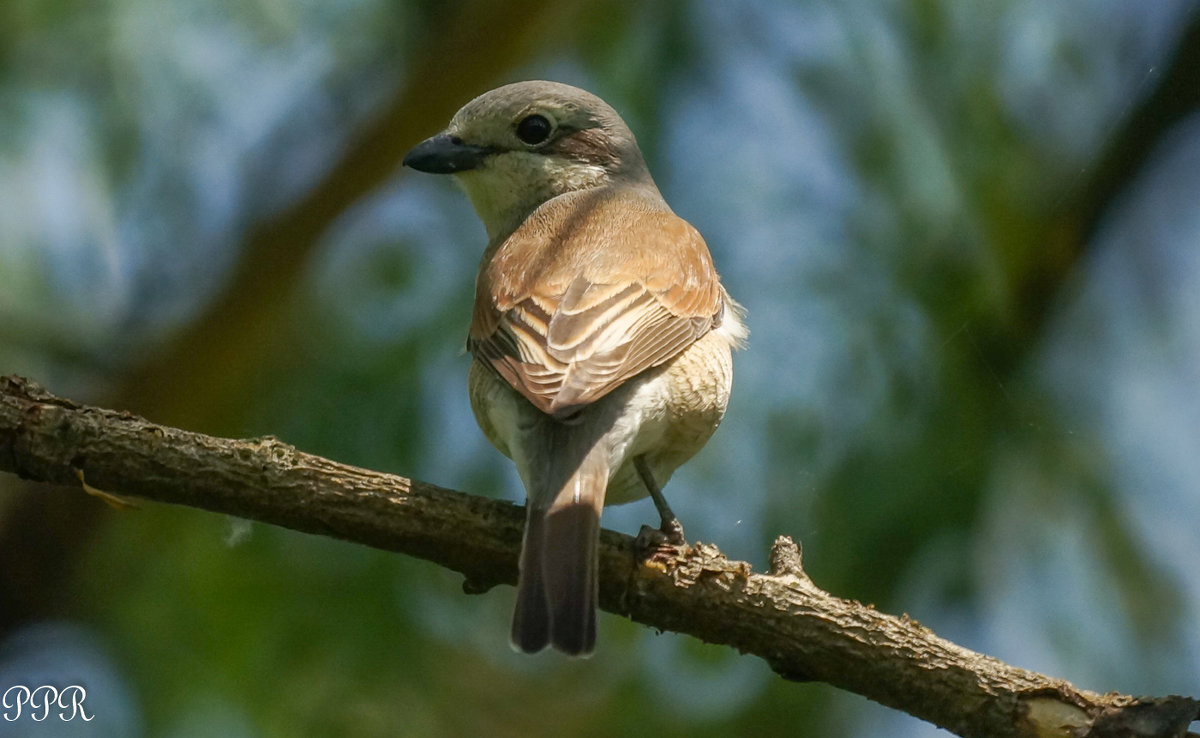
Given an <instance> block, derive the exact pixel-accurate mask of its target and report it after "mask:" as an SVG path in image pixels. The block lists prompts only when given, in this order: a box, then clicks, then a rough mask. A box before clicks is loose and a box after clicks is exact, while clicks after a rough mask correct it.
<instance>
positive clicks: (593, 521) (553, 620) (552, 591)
mask: <svg viewBox="0 0 1200 738" xmlns="http://www.w3.org/2000/svg"><path fill="white" fill-rule="evenodd" d="M601 445H602V444H601ZM572 456H575V458H577V459H580V456H582V458H581V459H580V460H579V461H578V463H577V464H575V467H576V468H574V469H572V470H569V471H568V470H563V471H565V473H555V472H556V471H559V470H558V469H555V468H553V466H554V465H553V464H552V467H551V468H549V469H548V470H547V472H548V473H547V476H546V479H547V480H554V479H555V478H558V479H559V480H560V481H558V482H551V483H550V484H549V485H547V486H543V484H546V483H545V482H542V481H541V480H539V482H538V484H537V487H536V488H535V489H532V490H530V493H531V494H530V498H529V499H528V500H527V502H526V505H527V512H526V516H525V539H524V542H523V544H522V546H521V572H520V578H519V580H518V584H517V605H516V610H515V611H514V612H513V624H512V643H513V646H514V647H515V648H517V649H519V650H521V651H524V652H526V653H535V652H537V651H540V650H542V649H543V648H545V647H546V646H547V645H552V646H554V647H555V648H556V649H558V650H559V651H562V652H563V653H566V654H569V655H572V656H586V655H589V654H590V653H591V652H592V650H593V649H594V648H595V645H596V599H597V597H598V580H597V572H596V567H597V559H596V556H597V554H596V547H597V545H598V543H599V538H600V510H601V508H602V507H603V506H604V491H605V488H606V487H607V486H608V453H607V451H606V450H603V449H600V448H592V449H589V450H588V451H586V452H585V453H583V454H580V455H574V454H570V453H564V454H561V455H560V456H559V457H558V459H559V460H561V462H562V463H563V464H564V465H565V464H568V463H569V462H568V461H567V460H569V459H570V458H571V457H572ZM564 477H565V478H564ZM547 498H548V499H547ZM547 502H548V504H547Z"/></svg>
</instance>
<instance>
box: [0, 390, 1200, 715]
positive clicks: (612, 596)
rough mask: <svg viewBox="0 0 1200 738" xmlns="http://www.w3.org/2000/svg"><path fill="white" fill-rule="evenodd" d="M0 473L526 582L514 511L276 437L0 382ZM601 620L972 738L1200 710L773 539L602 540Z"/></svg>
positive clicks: (476, 587) (490, 580) (518, 514)
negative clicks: (747, 544)
mask: <svg viewBox="0 0 1200 738" xmlns="http://www.w3.org/2000/svg"><path fill="white" fill-rule="evenodd" d="M0 471H6V472H11V473H14V474H17V475H19V476H21V477H23V478H26V479H33V480H38V481H43V482H54V483H59V484H80V483H81V482H82V486H83V487H84V488H85V489H100V490H105V491H107V492H112V493H119V494H122V495H131V496H136V497H141V498H146V499H150V500H157V501H160V502H168V503H173V504H180V505H188V506H191V507H197V508H201V509H204V510H210V511H213V512H220V513H225V514H229V515H237V516H240V517H244V518H250V519H253V520H259V521H262V522H266V523H272V524H275V525H281V526H285V527H288V528H292V529H295V530H300V531H305V532H308V533H319V534H322V535H327V536H333V537H336V538H341V539H344V540H348V541H355V542H358V543H364V544H367V545H370V546H375V547H377V548H382V549H387V550H390V551H397V552H401V553H405V554H408V555H411V556H417V557H420V558H423V559H427V560H429V561H432V562H435V563H437V564H440V565H442V566H445V567H447V568H450V569H453V570H455V571H457V572H460V573H462V574H463V575H464V576H465V578H466V579H465V583H464V589H465V590H466V591H467V592H471V593H478V592H484V591H486V590H488V589H490V588H491V587H492V586H494V585H496V584H505V583H507V584H511V583H513V582H515V581H516V562H517V552H518V548H519V547H520V542H521V526H522V521H523V517H524V516H523V513H522V510H521V508H519V507H517V506H515V505H512V504H510V503H507V502H502V501H497V500H491V499H487V498H483V497H477V496H473V495H468V494H464V493H462V492H455V491H452V490H447V489H442V488H440V487H436V486H434V485H430V484H425V483H423V482H419V481H415V480H411V479H405V478H403V477H398V476H394V475H391V474H383V473H379V472H373V471H368V470H366V469H360V468H355V467H351V466H347V465H344V464H339V463H337V462H334V461H330V460H328V459H323V458H320V457H317V456H313V455H311V454H306V453H303V452H301V451H297V450H296V449H295V448H293V447H291V446H289V445H287V444H285V443H282V442H280V441H278V440H276V439H274V438H270V437H267V438H259V439H252V440H231V439H224V438H216V437H213V436H206V435H202V434H199V433H192V432H189V431H183V430H178V429H175V428H170V427H166V426H160V425H155V424H153V423H150V422H148V421H146V420H143V419H142V418H139V417H137V416H134V415H131V414H129V413H123V412H117V411H113V410H104V409H100V408H95V407H86V406H82V405H78V404H76V403H74V402H71V401H70V400H65V399H62V398H59V397H56V396H54V395H52V394H50V393H49V392H47V391H46V390H44V389H42V388H41V387H39V386H38V385H36V384H34V383H31V382H28V381H26V380H23V379H20V378H18V377H12V376H8V377H0ZM600 547H601V550H600V569H601V572H600V579H601V585H600V589H601V591H600V604H601V607H603V609H605V610H607V611H609V612H612V613H615V614H618V615H622V616H625V617H629V618H631V619H632V620H634V621H637V622H639V623H643V624H645V625H649V626H652V627H655V628H658V629H660V630H671V631H675V632H679V633H687V634H689V635H692V636H695V637H697V638H700V639H701V640H704V641H706V642H709V643H717V644H725V645H729V646H732V647H734V648H736V649H738V650H739V651H741V652H743V653H748V654H754V655H756V656H759V657H761V658H763V659H764V660H766V661H767V663H769V664H770V665H771V668H772V669H774V670H775V671H776V672H777V673H778V674H779V675H780V676H782V677H784V678H786V679H791V680H797V681H809V680H819V681H823V682H827V683H829V684H831V685H833V686H836V687H840V688H842V689H846V690H850V691H853V692H856V693H858V694H861V695H863V696H865V697H868V698H870V699H873V700H875V701H877V702H880V703H882V704H884V705H887V706H889V707H893V708H896V709H899V710H904V711H905V712H907V713H909V714H911V715H914V716H916V717H919V718H922V719H924V720H928V721H930V722H932V723H935V724H937V725H939V726H941V727H943V728H946V729H947V730H949V731H951V732H954V733H956V734H958V735H962V736H987V737H989V738H992V737H996V738H999V737H1004V736H1021V737H1025V736H1028V737H1030V738H1034V737H1037V738H1049V737H1051V736H1062V737H1063V738H1068V737H1070V738H1083V737H1085V736H1086V737H1091V738H1100V737H1105V738H1108V737H1114V738H1115V737H1116V736H1147V737H1149V736H1187V735H1192V734H1190V733H1188V732H1187V731H1188V726H1189V724H1190V723H1191V722H1192V721H1193V720H1196V719H1198V718H1200V700H1197V699H1193V698H1189V697H1175V696H1172V697H1163V698H1137V697H1132V696H1128V695H1122V694H1117V693H1109V694H1106V695H1101V694H1097V693H1094V692H1088V691H1085V690H1081V689H1077V688H1075V687H1074V686H1072V685H1071V684H1069V683H1067V682H1065V681H1062V680H1060V679H1053V678H1051V677H1047V676H1044V675H1041V674H1037V673H1034V672H1030V671H1026V670H1024V669H1019V668H1016V667H1013V666H1010V665H1008V664H1005V663H1003V662H1001V661H999V660H997V659H994V658H991V657H989V656H985V655H983V654H979V653H975V652H973V651H970V650H968V649H965V648H962V647H961V646H957V645H955V644H953V643H950V642H949V641H946V640H944V639H942V638H939V637H937V636H936V635H935V634H934V633H933V632H932V631H930V630H929V629H928V628H925V627H924V626H922V625H921V624H920V623H918V622H917V621H915V620H912V619H911V618H909V617H907V616H901V617H895V616H892V615H887V614H885V613H881V612H878V611H877V610H875V609H873V608H871V607H869V606H864V605H861V604H859V603H857V602H852V601H849V600H844V599H841V598H838V597H835V596H834V595H831V594H829V593H827V592H825V591H823V590H821V589H820V588H819V587H817V586H816V585H815V584H813V582H812V581H811V580H810V579H809V578H808V576H807V575H806V574H805V573H804V570H803V568H802V566H801V559H800V549H799V547H798V546H797V545H796V544H795V543H793V542H792V541H791V539H788V538H785V537H780V538H779V539H778V540H777V541H776V543H775V545H774V547H773V548H772V551H771V567H770V570H769V571H768V572H766V573H755V572H753V571H752V570H751V568H750V566H749V564H746V563H745V562H741V561H730V560H729V559H726V558H725V557H724V556H723V555H722V554H721V552H720V551H719V550H718V549H717V548H716V547H715V546H712V545H709V544H695V545H688V546H685V547H682V548H680V549H678V550H677V551H676V552H675V554H674V556H673V557H672V556H668V557H661V558H660V557H656V558H655V559H654V560H653V561H645V560H642V559H641V558H640V557H639V556H637V555H636V553H635V545H634V541H633V539H632V538H630V537H629V536H625V535H622V534H619V533H614V532H611V531H604V532H603V534H602V536H601V541H600Z"/></svg>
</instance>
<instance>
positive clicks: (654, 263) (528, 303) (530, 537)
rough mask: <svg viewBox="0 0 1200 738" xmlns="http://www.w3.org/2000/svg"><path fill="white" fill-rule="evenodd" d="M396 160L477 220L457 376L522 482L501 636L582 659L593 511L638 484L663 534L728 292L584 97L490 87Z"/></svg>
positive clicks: (734, 321) (590, 630) (704, 430)
mask: <svg viewBox="0 0 1200 738" xmlns="http://www.w3.org/2000/svg"><path fill="white" fill-rule="evenodd" d="M404 164H405V165H407V166H409V167H412V168H413V169H417V170H420V171H423V172H431V173H435V174H454V175H457V178H458V181H459V183H460V184H461V185H462V186H463V188H464V189H465V190H466V192H467V195H468V196H469V197H470V199H471V203H472V205H474V207H475V211H476V212H477V213H478V214H479V217H480V219H481V220H482V221H483V224H484V226H485V227H486V229H487V234H488V239H489V240H488V246H487V249H486V250H485V251H484V253H483V259H482V262H481V263H480V267H479V273H478V274H477V275H476V278H475V309H474V313H473V316H472V319H471V326H470V331H469V333H468V338H467V347H468V349H469V350H470V352H471V353H472V354H473V355H474V361H473V362H472V364H471V371H470V377H469V390H470V397H471V407H472V409H473V410H474V412H475V418H476V420H477V421H478V422H479V426H480V427H481V428H482V429H483V432H484V434H486V435H487V437H488V440H490V441H491V442H492V444H494V445H495V446H496V448H498V449H499V450H500V451H501V452H502V453H503V454H504V455H505V456H508V457H509V458H511V459H512V460H513V461H514V462H515V463H516V465H517V471H518V472H519V473H520V475H521V480H522V481H523V482H524V484H525V491H526V521H525V538H524V542H523V544H522V547H521V559H520V579H519V583H518V585H517V604H516V611H515V613H514V615H513V625H512V642H513V645H514V646H515V647H516V648H518V649H520V650H522V651H526V652H530V653H532V652H536V651H539V650H541V649H542V648H544V647H545V646H546V645H547V644H549V645H553V646H554V647H555V648H557V649H558V650H560V651H563V652H565V653H568V654H572V655H586V654H589V653H591V651H592V649H593V648H594V645H595V641H596V599H597V597H598V592H597V573H596V548H597V543H598V536H599V531H600V511H601V508H602V507H603V505H604V504H605V502H609V503H617V502H627V501H630V500H634V499H638V498H641V497H644V496H646V495H647V494H650V495H653V496H654V498H655V502H656V504H658V507H659V512H660V514H661V515H662V518H663V528H662V530H663V531H664V533H666V534H667V535H668V537H669V538H670V539H671V540H673V541H674V542H682V528H681V527H680V526H679V524H678V521H676V520H675V519H674V516H673V515H672V514H671V512H670V508H668V507H667V505H666V502H665V500H663V499H662V495H661V487H662V486H663V485H664V484H666V482H667V480H668V479H670V477H671V474H672V473H673V472H674V471H675V469H676V468H678V467H679V465H680V464H682V463H683V462H685V461H687V460H688V459H689V458H691V457H692V455H693V454H695V453H696V452H697V451H698V450H700V448H701V446H703V445H704V444H705V442H706V441H708V439H709V437H710V436H711V435H712V433H713V431H714V430H716V428H717V424H718V423H720V421H721V417H722V416H723V415H724V413H725V406H726V404H727V403H728V401H729V391H730V387H731V383H732V378H733V375H732V361H731V349H733V348H735V347H737V346H738V345H739V344H740V343H741V342H742V340H743V339H744V338H745V336H746V329H745V327H744V326H743V324H742V320H741V313H742V310H741V307H740V306H739V305H738V304H737V303H735V302H734V301H733V300H732V299H730V297H729V295H727V294H726V293H725V289H724V287H722V286H721V282H720V278H719V277H718V276H717V272H716V270H715V269H714V268H713V262H712V257H711V256H710V255H709V252H708V247H707V246H706V245H705V243H704V240H703V239H702V238H701V237H700V234H699V233H698V232H697V231H696V229H695V228H693V227H692V226H691V225H689V224H688V223H687V222H686V221H684V220H683V219H681V218H680V217H679V216H677V215H675V214H674V213H673V212H672V211H671V208H670V207H668V206H667V203H666V202H665V201H664V200H663V197H662V195H661V194H660V193H659V191H658V187H656V186H655V184H654V180H653V179H652V178H651V177H650V171H649V170H648V169H647V168H646V162H645V160H644V159H643V158H642V153H641V151H640V150H639V149H638V146H637V141H635V140H634V137H633V133H632V132H631V131H630V130H629V127H628V126H626V125H625V122H624V121H623V120H621V117H620V116H619V115H617V113H616V111H615V110H613V109H612V108H611V107H610V106H609V105H608V104H607V103H605V102H604V101H603V100H601V99H600V98H598V97H596V96H595V95H592V94H591V93H588V92H585V91H583V90H580V89H577V88H575V87H570V86H568V85H564V84H559V83H555V82H519V83H516V84H511V85H506V86H504V87H500V88H498V89H495V90H492V91H491V92H488V93H485V94H483V95H481V96H479V97H477V98H475V99H474V100H472V101H471V102H469V103H467V104H466V105H465V106H464V107H463V108H462V109H461V110H459V111H458V113H456V114H455V116H454V118H453V119H452V120H451V121H450V125H449V126H448V127H447V128H446V130H444V131H443V132H441V133H439V134H437V135H436V136H433V137H432V138H429V139H427V140H425V141H423V142H422V143H420V144H419V145H417V146H416V148H414V149H413V150H412V151H410V152H409V153H408V155H407V156H405V157H404Z"/></svg>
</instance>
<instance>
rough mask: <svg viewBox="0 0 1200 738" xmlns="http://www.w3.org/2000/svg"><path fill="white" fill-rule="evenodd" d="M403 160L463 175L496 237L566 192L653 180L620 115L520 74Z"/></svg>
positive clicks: (591, 98)
mask: <svg viewBox="0 0 1200 738" xmlns="http://www.w3.org/2000/svg"><path fill="white" fill-rule="evenodd" d="M404 165H405V166H409V167H412V168H413V169H416V170H418V171H422V172H430V173H434V174H454V175H457V179H458V181H459V183H460V184H462V186H463V189H465V190H466V192H467V196H468V197H469V198H470V199H471V204H472V205H474V206H475V212H476V213H478V214H479V218H480V219H481V220H482V221H483V223H484V226H485V227H486V228H487V231H488V235H489V236H490V237H492V238H493V239H494V238H497V237H498V236H502V235H504V234H506V233H509V232H511V231H512V230H513V229H514V228H516V226H518V225H519V224H520V223H521V222H522V221H523V220H524V219H525V218H526V217H527V216H528V215H529V214H530V213H531V212H533V210H534V209H536V208H537V207H538V206H539V205H541V204H542V203H544V202H546V201H547V200H549V199H551V198H553V197H556V196H558V195H562V194H564V193H567V192H574V191H577V190H585V189H590V188H593V187H602V186H605V185H608V184H613V183H617V184H623V185H629V186H637V187H649V188H654V183H653V180H652V179H651V178H650V173H649V171H648V170H647V169H646V162H645V160H644V159H643V158H642V154H641V151H639V150H638V145H637V141H636V140H635V139H634V137H633V133H632V132H631V131H630V130H629V127H628V126H627V125H625V122H624V121H623V120H621V116H619V115H618V114H617V112H616V111H615V110H613V109H612V107H611V106H609V105H608V103H606V102H604V101H603V100H601V99H600V98H598V97H596V96H595V95H593V94H591V93H590V92H585V91H584V90H581V89H579V88H576V87H571V86H570V85H564V84H560V83H558V82H543V81H533V82H517V83H515V84H510V85H505V86H504V87H499V88H497V89H495V90H492V91H491V92H487V93H484V94H483V95H480V96H479V97H477V98H475V99H474V100H472V101H471V102H469V103H467V104H466V105H464V106H463V108H462V109H461V110H459V111H458V112H457V113H455V115H454V118H452V119H451V121H450V125H449V126H447V127H446V129H445V130H444V131H442V132H441V133H439V134H437V135H436V136H433V137H431V138H428V139H426V140H425V141H422V142H421V143H420V144H418V145H417V146H416V147H415V148H414V149H413V150H412V151H410V152H408V154H407V155H406V156H405V157H404Z"/></svg>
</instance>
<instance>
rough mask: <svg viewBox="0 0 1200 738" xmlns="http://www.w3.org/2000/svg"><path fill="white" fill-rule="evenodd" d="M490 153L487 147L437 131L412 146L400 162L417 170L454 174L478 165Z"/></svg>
mask: <svg viewBox="0 0 1200 738" xmlns="http://www.w3.org/2000/svg"><path fill="white" fill-rule="evenodd" d="M491 153H492V150H491V149H489V148H485V147H483V146H471V145H469V144H465V143H463V140H462V139H461V138H459V137H458V136H451V135H450V134H448V133H439V134H438V135H436V136H433V137H432V138H427V139H425V140H424V141H422V142H421V143H419V144H417V145H416V146H414V147H413V150H412V151H410V152H408V153H407V154H405V155H404V161H403V162H401V163H402V164H403V165H404V166H406V167H412V168H413V169H416V170H417V171H418V172H428V173H430V174H455V173H457V172H466V171H469V170H471V169H474V168H476V167H478V166H479V165H480V164H482V163H483V160H484V159H485V158H486V157H487V156H488V154H491Z"/></svg>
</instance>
